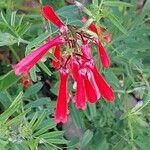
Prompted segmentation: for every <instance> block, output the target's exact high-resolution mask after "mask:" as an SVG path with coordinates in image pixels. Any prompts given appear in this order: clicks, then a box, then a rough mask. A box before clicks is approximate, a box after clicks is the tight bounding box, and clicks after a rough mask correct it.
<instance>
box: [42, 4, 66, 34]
mask: <svg viewBox="0 0 150 150" xmlns="http://www.w3.org/2000/svg"><path fill="white" fill-rule="evenodd" d="M42 14H43V16H44V17H45V18H46V19H48V20H50V21H51V22H52V23H53V24H54V25H55V26H57V27H58V28H59V29H60V31H61V32H66V31H67V30H68V29H67V27H66V26H65V24H64V23H63V22H62V20H61V19H60V18H59V17H58V15H57V14H56V13H55V11H54V9H53V8H52V7H51V6H49V5H45V6H43V8H42Z"/></svg>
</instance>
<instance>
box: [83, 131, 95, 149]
mask: <svg viewBox="0 0 150 150" xmlns="http://www.w3.org/2000/svg"><path fill="white" fill-rule="evenodd" d="M92 137H93V132H92V131H90V130H86V132H85V133H84V135H83V138H82V141H81V147H82V148H84V147H85V146H86V145H87V144H88V143H89V142H90V141H91V139H92Z"/></svg>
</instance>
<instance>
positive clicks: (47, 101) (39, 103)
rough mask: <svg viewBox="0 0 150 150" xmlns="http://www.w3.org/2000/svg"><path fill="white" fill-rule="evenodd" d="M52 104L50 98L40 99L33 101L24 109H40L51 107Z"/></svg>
mask: <svg viewBox="0 0 150 150" xmlns="http://www.w3.org/2000/svg"><path fill="white" fill-rule="evenodd" d="M50 103H51V102H50V98H49V97H48V98H47V97H42V98H39V99H37V100H35V101H31V102H30V103H28V104H27V105H25V106H24V108H26V109H27V108H38V107H41V106H43V105H49V104H50Z"/></svg>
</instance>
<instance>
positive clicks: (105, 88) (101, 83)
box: [91, 66, 115, 102]
mask: <svg viewBox="0 0 150 150" xmlns="http://www.w3.org/2000/svg"><path fill="white" fill-rule="evenodd" d="M91 69H92V71H93V75H94V78H95V81H96V83H97V86H98V88H99V91H100V93H101V95H102V97H103V98H104V99H106V100H108V101H111V102H113V101H114V99H115V95H114V91H113V90H112V88H111V87H110V86H109V85H108V83H107V82H106V81H105V80H104V79H103V77H102V75H101V74H100V73H99V72H98V70H97V68H96V66H94V67H93V68H91Z"/></svg>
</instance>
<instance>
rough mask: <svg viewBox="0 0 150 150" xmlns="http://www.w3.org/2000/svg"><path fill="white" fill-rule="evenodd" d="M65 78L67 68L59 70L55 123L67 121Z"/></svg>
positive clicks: (66, 77) (66, 76)
mask: <svg viewBox="0 0 150 150" xmlns="http://www.w3.org/2000/svg"><path fill="white" fill-rule="evenodd" d="M67 79H68V70H66V69H61V70H60V85H59V92H58V98H57V104H56V110H55V122H56V123H60V122H62V123H65V122H66V121H67V112H68V104H67V100H68V93H67Z"/></svg>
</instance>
